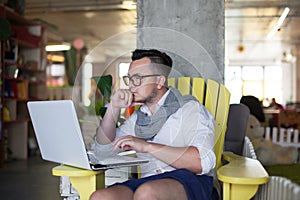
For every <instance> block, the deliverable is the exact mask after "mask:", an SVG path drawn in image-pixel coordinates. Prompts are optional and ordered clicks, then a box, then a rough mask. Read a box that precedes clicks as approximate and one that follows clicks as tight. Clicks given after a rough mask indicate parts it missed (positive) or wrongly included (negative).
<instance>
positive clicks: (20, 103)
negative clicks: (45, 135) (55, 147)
mask: <svg viewBox="0 0 300 200" xmlns="http://www.w3.org/2000/svg"><path fill="white" fill-rule="evenodd" d="M0 13H1V14H0V15H1V18H4V19H6V20H7V21H8V22H9V23H10V26H11V37H10V38H9V39H7V40H5V41H1V45H0V53H1V59H0V75H1V76H0V77H1V81H2V83H3V84H2V86H1V87H0V89H1V90H0V93H1V102H2V106H1V110H0V112H1V115H2V116H1V119H2V122H1V123H2V127H1V130H0V131H1V132H2V133H3V135H5V137H2V138H1V141H0V155H4V156H1V157H0V167H1V166H2V165H3V163H4V159H5V158H8V157H10V158H13V159H27V157H28V137H34V132H33V129H32V124H31V120H30V116H29V113H28V109H27V102H28V101H32V100H36V101H37V100H41V98H39V97H43V96H45V94H46V92H47V91H46V92H45V91H44V89H43V88H46V71H45V66H44V65H43V63H45V60H46V54H45V49H44V46H45V42H46V41H45V38H46V35H45V31H46V28H45V27H44V26H42V25H40V24H38V23H36V22H34V21H31V20H28V19H26V18H24V17H23V16H21V15H19V14H17V13H15V12H14V11H13V10H11V9H9V8H6V7H4V6H2V5H0ZM4 145H6V146H4ZM7 149H9V150H10V151H9V152H8V151H7Z"/></svg>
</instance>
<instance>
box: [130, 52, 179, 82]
mask: <svg viewBox="0 0 300 200" xmlns="http://www.w3.org/2000/svg"><path fill="white" fill-rule="evenodd" d="M145 57H147V58H149V59H150V60H151V63H156V64H160V65H164V66H166V67H163V68H164V69H162V68H160V69H157V70H158V71H159V72H160V73H162V75H165V76H166V77H168V75H169V73H170V71H171V68H172V64H173V61H172V59H171V57H170V56H168V55H167V54H166V53H164V52H161V51H159V50H157V49H136V50H134V51H133V52H132V56H131V60H132V61H135V60H139V59H142V58H145Z"/></svg>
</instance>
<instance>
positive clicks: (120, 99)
mask: <svg viewBox="0 0 300 200" xmlns="http://www.w3.org/2000/svg"><path fill="white" fill-rule="evenodd" d="M110 102H111V104H112V106H113V107H114V108H127V107H130V106H137V105H143V103H140V102H139V103H138V102H134V96H133V94H132V93H131V92H130V90H125V89H123V90H118V91H117V92H115V93H114V94H113V95H112V96H111V98H110Z"/></svg>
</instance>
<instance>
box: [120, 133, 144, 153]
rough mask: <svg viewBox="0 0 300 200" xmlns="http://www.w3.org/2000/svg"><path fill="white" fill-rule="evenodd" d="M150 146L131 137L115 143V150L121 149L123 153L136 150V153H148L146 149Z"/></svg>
mask: <svg viewBox="0 0 300 200" xmlns="http://www.w3.org/2000/svg"><path fill="white" fill-rule="evenodd" d="M148 145H149V143H148V142H145V141H144V140H141V139H139V138H137V137H134V136H131V135H128V136H124V137H120V138H118V139H117V140H116V141H115V142H114V146H115V149H117V148H118V147H119V148H120V149H122V150H123V151H125V150H135V151H136V152H141V153H147V152H146V149H147V146H148Z"/></svg>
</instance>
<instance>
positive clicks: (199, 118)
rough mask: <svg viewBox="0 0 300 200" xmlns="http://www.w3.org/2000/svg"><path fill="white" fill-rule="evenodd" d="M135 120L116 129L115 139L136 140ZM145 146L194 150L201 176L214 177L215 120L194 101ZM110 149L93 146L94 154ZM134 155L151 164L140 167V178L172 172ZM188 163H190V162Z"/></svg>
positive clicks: (163, 166) (148, 155) (178, 112)
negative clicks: (199, 165)
mask: <svg viewBox="0 0 300 200" xmlns="http://www.w3.org/2000/svg"><path fill="white" fill-rule="evenodd" d="M167 95H168V92H167V93H166V94H165V95H164V96H163V97H162V98H161V99H160V101H159V102H158V104H157V106H156V109H155V110H158V109H159V108H160V106H161V105H163V103H164V101H165V99H166V97H167ZM140 109H141V111H142V112H145V113H147V114H148V115H151V112H150V111H149V109H148V107H147V106H145V105H144V106H142V107H141V108H140ZM136 119H137V114H136V113H135V112H134V113H133V114H132V115H131V116H130V117H129V118H128V119H127V120H126V121H125V122H124V123H123V124H122V125H121V126H120V127H119V128H117V132H116V138H118V137H120V136H125V135H132V136H135V131H134V130H135V122H136ZM148 142H153V143H158V144H163V145H168V146H173V147H187V146H194V147H196V148H197V149H198V151H199V157H200V159H201V165H202V173H201V174H208V175H212V173H213V168H214V166H215V163H216V158H215V154H214V119H213V117H212V115H211V114H210V113H209V111H208V110H207V109H206V108H205V107H204V106H203V105H201V104H200V103H198V102H196V101H190V102H188V103H186V104H184V105H183V106H182V107H181V108H179V109H178V110H177V111H176V112H175V113H174V114H172V115H171V116H170V117H169V118H168V119H167V121H166V123H165V124H164V125H163V127H162V128H161V129H160V131H159V132H158V133H157V135H156V136H155V137H154V138H153V139H152V140H151V141H148ZM111 148H112V145H100V144H98V143H97V142H96V144H95V150H96V152H99V151H100V152H105V151H106V152H107V151H109V149H110V150H111ZM137 155H138V156H139V157H146V158H148V159H149V160H150V162H149V163H147V164H142V165H141V172H142V177H145V176H150V175H154V174H158V173H162V172H166V171H172V170H174V169H175V168H173V167H171V166H170V165H168V164H166V163H164V162H162V161H160V160H158V159H156V158H155V157H154V156H152V155H150V154H145V153H137ZM178 156H180V155H178ZM191 162H193V161H192V160H191Z"/></svg>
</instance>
